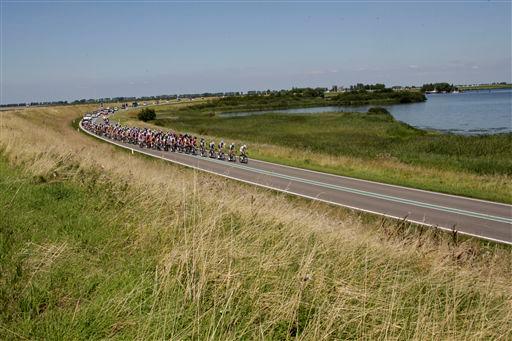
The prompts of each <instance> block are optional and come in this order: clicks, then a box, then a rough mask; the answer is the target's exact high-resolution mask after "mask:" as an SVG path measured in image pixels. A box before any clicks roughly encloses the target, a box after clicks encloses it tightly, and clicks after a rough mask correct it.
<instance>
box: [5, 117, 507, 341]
mask: <svg viewBox="0 0 512 341" xmlns="http://www.w3.org/2000/svg"><path fill="white" fill-rule="evenodd" d="M74 110H76V112H75V111H74ZM70 111H71V112H70ZM70 111H67V110H66V109H55V110H54V109H51V112H48V111H47V110H34V111H31V112H26V111H24V112H22V113H20V112H18V113H13V112H9V113H7V114H5V115H4V116H3V118H2V120H1V121H0V122H1V124H2V126H1V127H0V151H1V152H0V153H1V155H2V156H1V157H0V193H2V194H1V195H0V207H1V208H2V209H1V210H0V215H1V216H0V248H1V249H0V251H1V252H0V307H1V309H0V338H2V339H15V338H20V339H22V338H29V339H48V338H62V339H104V338H120V339H154V338H158V339H163V338H167V339H207V338H208V339H223V340H229V339H240V338H244V339H257V338H258V339H293V338H300V339H315V340H317V339H355V338H358V339H360V338H364V339H380V338H391V339H396V338H400V339H432V338H436V339H509V338H511V337H512V289H511V287H510V282H511V280H512V267H511V256H512V251H511V250H512V249H511V248H510V247H508V246H503V245H495V244H492V243H488V242H482V241H476V240H473V239H457V238H456V237H454V238H453V239H452V238H451V236H450V235H448V234H444V233H441V234H440V233H438V232H437V231H436V230H433V229H423V228H421V229H420V230H417V229H415V228H414V227H412V226H410V225H408V224H404V223H403V222H396V221H392V220H387V219H376V218H374V217H370V216H368V215H364V214H358V213H354V212H351V211H349V210H345V209H341V208H336V207H331V206H328V205H325V204H321V203H317V202H311V201H307V200H302V199H297V198H293V197H289V196H287V195H282V194H276V193H274V192H272V191H268V190H264V189H259V188H255V187H252V186H249V185H243V184H240V183H237V182H234V181H231V180H227V179H221V178H218V177H215V176H211V175H208V174H204V173H201V172H196V171H193V170H190V169H186V168H183V167H179V166H175V165H172V164H169V163H165V162H163V161H159V160H149V159H147V158H143V157H139V156H137V155H131V154H128V153H121V152H119V149H118V148H115V147H113V146H111V145H108V144H104V143H98V142H97V141H96V140H95V139H92V138H90V137H89V136H85V135H83V134H81V133H79V132H77V131H76V129H74V128H71V127H70V121H71V120H72V119H73V118H75V117H76V115H77V113H78V112H79V111H80V109H76V108H75V109H72V110H70Z"/></svg>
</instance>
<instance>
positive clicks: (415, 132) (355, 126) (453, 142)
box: [155, 102, 512, 203]
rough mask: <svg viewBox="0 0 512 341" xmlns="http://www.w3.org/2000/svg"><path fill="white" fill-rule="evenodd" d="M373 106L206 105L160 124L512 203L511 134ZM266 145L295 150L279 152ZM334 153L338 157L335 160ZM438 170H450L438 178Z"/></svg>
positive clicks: (304, 163)
mask: <svg viewBox="0 0 512 341" xmlns="http://www.w3.org/2000/svg"><path fill="white" fill-rule="evenodd" d="M224 103H225V102H224ZM209 105H210V106H212V107H213V104H209ZM226 109H227V108H226ZM376 111H379V113H384V112H382V110H379V109H373V110H371V111H369V113H368V114H364V113H332V114H316V115H279V114H265V115H253V116H244V117H219V116H211V115H210V114H209V113H210V110H209V108H208V105H207V106H206V109H205V107H204V106H191V107H188V108H183V109H181V110H165V109H163V110H162V111H159V112H158V115H157V119H156V120H155V124H157V125H160V126H165V127H172V128H173V129H177V130H179V131H190V132H195V133H198V134H201V135H209V136H217V137H223V138H231V139H235V140H238V141H244V142H249V143H250V150H249V152H250V153H251V155H252V156H253V157H256V158H260V159H263V160H267V161H274V162H280V163H285V164H288V165H293V166H298V167H304V168H310V169H315V170H320V171H326V172H331V173H336V174H342V175H350V176H355V177H359V178H364V179H370V180H376V181H383V182H388V183H393V184H399V185H406V186H411V187H418V188H423V189H429V190H435V191H440V192H445V193H453V194H459V195H466V196H471V197H477V198H484V199H489V200H497V201H502V202H508V203H510V202H512V194H511V189H512V188H511V181H510V177H511V176H512V149H511V148H510V146H511V145H512V134H499V135H490V136H460V135H451V134H440V133H434V132H426V131H422V130H419V129H415V128H413V127H411V126H408V125H406V124H404V123H401V122H398V121H396V120H394V119H393V117H392V116H391V115H389V113H388V114H385V113H384V114H383V115H382V114H381V115H375V113H376ZM267 145H273V146H281V147H286V148H289V149H290V150H289V151H287V152H282V153H280V152H279V151H277V150H276V149H275V148H266V147H265V146H267ZM283 154H284V155H283ZM332 157H338V158H340V159H339V160H338V161H333V159H332ZM346 158H349V159H350V160H347V159H346ZM327 159H329V161H326V160H327ZM354 159H357V162H356V161H354ZM349 161H350V162H349ZM404 166H405V168H404ZM438 171H446V172H449V173H451V174H443V175H441V174H439V173H437V174H435V175H433V173H435V172H438ZM474 176H477V177H481V178H479V179H477V178H474ZM491 183H492V185H491V187H488V186H487V185H490V184H491Z"/></svg>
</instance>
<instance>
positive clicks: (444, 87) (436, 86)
mask: <svg viewBox="0 0 512 341" xmlns="http://www.w3.org/2000/svg"><path fill="white" fill-rule="evenodd" d="M455 90H458V89H457V87H456V86H454V85H453V84H448V83H446V82H443V83H428V84H423V86H422V87H421V91H422V92H431V91H436V92H452V91H455Z"/></svg>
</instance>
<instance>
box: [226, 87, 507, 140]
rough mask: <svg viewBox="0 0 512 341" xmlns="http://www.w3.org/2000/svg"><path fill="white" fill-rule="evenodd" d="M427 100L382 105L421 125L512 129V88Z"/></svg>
mask: <svg viewBox="0 0 512 341" xmlns="http://www.w3.org/2000/svg"><path fill="white" fill-rule="evenodd" d="M427 98H428V99H427V101H426V102H421V103H412V104H394V105H383V107H385V108H386V109H388V110H389V112H390V113H391V114H392V115H393V117H395V119H397V120H399V121H402V122H405V123H407V124H410V125H412V126H414V127H417V128H421V129H430V130H438V131H442V132H450V133H454V134H463V135H476V134H497V133H506V132H512V89H495V90H479V91H466V92H463V93H458V94H454V93H451V94H428V95H427ZM372 106H375V105H363V106H330V107H314V108H299V109H284V110H270V111H269V110H266V111H254V112H236V113H222V114H220V115H221V116H223V117H233V116H248V115H261V114H265V113H269V112H271V113H280V114H291V115H293V114H314V113H326V112H354V111H360V112H365V111H367V110H368V109H369V108H370V107H372Z"/></svg>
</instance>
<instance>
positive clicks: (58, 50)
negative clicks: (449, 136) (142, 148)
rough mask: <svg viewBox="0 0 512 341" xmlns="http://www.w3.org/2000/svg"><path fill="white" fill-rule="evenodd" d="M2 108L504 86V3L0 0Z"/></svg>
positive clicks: (507, 77)
mask: <svg viewBox="0 0 512 341" xmlns="http://www.w3.org/2000/svg"><path fill="white" fill-rule="evenodd" d="M0 2H1V18H2V22H1V38H2V41H1V57H2V60H1V68H2V77H1V95H2V96H1V97H2V98H1V101H2V103H12V102H24V101H33V100H34V101H41V100H70V99H80V98H98V97H114V96H139V95H159V94H174V93H190V92H192V93H197V92H205V91H210V92H216V91H238V90H242V91H247V90H255V89H281V88H290V87H292V86H326V87H328V86H331V85H334V84H338V85H345V86H346V85H350V84H355V83H358V82H362V83H375V82H381V83H385V84H386V85H406V84H420V85H421V84H423V83H425V82H435V81H448V82H453V83H456V84H458V83H475V82H476V83H480V82H493V81H511V77H512V76H511V62H512V58H511V2H510V1H505V2H503V1H502V2H496V1H485V2H480V1H477V2H474V1H473V2H471V1H451V2H439V1H437V2H436V1H404V2H401V1H363V2H357V1H348V2H347V1H344V2H343V1H340V2H333V1H325V2H321V1H316V2H315V1H307V2H304V1H303V2H290V1H288V2H278V3H275V2H263V3H262V2H255V1H253V2H240V1H238V2H226V1H224V2H192V3H190V2H166V1H153V2H144V1H136V2H130V1H95V2H87V1H80V2H74V3H69V2H60V1H58V0H57V1H53V2H49V1H28V2H20V1H5V0H1V1H0Z"/></svg>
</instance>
